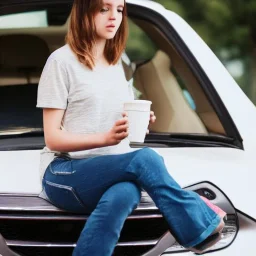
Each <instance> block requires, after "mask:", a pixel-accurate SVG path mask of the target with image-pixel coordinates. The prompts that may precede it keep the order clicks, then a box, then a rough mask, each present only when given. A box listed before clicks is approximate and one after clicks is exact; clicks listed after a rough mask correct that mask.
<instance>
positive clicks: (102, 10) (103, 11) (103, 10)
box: [100, 8, 109, 13]
mask: <svg viewBox="0 0 256 256" xmlns="http://www.w3.org/2000/svg"><path fill="white" fill-rule="evenodd" d="M108 10H109V9H108V8H102V9H101V10H100V12H101V13H105V12H107V11H108Z"/></svg>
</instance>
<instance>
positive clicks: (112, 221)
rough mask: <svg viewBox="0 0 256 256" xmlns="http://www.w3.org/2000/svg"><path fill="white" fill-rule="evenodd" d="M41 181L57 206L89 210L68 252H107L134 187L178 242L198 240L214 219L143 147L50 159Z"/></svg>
mask: <svg viewBox="0 0 256 256" xmlns="http://www.w3.org/2000/svg"><path fill="white" fill-rule="evenodd" d="M43 186H44V188H45V192H46V194H47V196H48V197H49V199H50V200H51V202H52V203H53V204H54V205H56V206H57V207H59V208H62V209H66V210H68V211H72V212H83V213H91V214H90V217H89V218H88V221H87V223H86V225H85V227H84V229H83V231H82V233H81V235H80V237H79V240H78V242H77V246H76V248H75V249H74V252H73V256H82V255H90V256H102V255H104V256H109V255H111V254H112V252H113V250H114V248H115V245H116V243H117V241H118V238H119V235H120V232H121V229H122V227H123V224H124V221H125V219H126V218H127V216H128V215H129V214H130V213H131V212H132V211H133V209H135V208H136V206H137V205H138V203H139V201H140V188H143V189H144V190H145V191H146V192H147V193H148V194H149V195H150V197H151V198H152V199H153V201H154V202H155V204H156V206H157V207H158V208H159V210H160V211H161V213H162V214H163V216H164V217H165V219H166V220H167V222H168V224H169V227H170V230H171V233H172V234H173V235H174V236H175V238H176V239H177V241H178V242H179V243H180V244H181V245H183V246H184V247H192V246H195V245H197V244H199V243H200V242H202V241H203V240H205V239H206V238H207V237H208V236H209V235H210V234H211V233H212V232H213V231H214V230H215V228H216V227H217V226H218V224H219V223H220V217H219V216H218V215H217V214H216V213H215V212H214V211H213V210H211V209H210V208H209V207H208V206H207V205H206V204H205V203H204V201H203V200H202V199H201V198H200V197H199V195H198V194H197V193H195V192H193V191H187V190H183V189H182V188H181V187H180V186H179V185H178V184H177V183H176V181H175V180H174V179H173V178H172V177H171V176H170V174H169V173H168V171H167V169H166V166H165V164H164V161H163V158H162V157H161V156H160V155H159V154H157V153H156V152H155V151H153V150H151V149H149V148H144V149H140V150H137V151H134V152H131V153H126V154H120V155H106V156H98V157H92V158H87V159H76V160H74V159H63V158H56V159H55V160H54V161H53V162H52V163H51V164H50V165H49V166H48V168H47V170H46V173H45V176H44V179H43Z"/></svg>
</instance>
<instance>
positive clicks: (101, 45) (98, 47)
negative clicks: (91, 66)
mask: <svg viewBox="0 0 256 256" xmlns="http://www.w3.org/2000/svg"><path fill="white" fill-rule="evenodd" d="M105 45H106V40H105V39H99V40H98V41H97V42H96V44H95V46H94V48H93V56H94V59H95V63H98V62H102V61H103V60H104V59H105V56H104V50H105Z"/></svg>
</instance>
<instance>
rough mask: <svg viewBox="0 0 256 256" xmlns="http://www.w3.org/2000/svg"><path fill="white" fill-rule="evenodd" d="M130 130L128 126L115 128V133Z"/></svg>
mask: <svg viewBox="0 0 256 256" xmlns="http://www.w3.org/2000/svg"><path fill="white" fill-rule="evenodd" d="M128 128H129V126H128V124H124V125H119V126H116V127H115V132H116V133H121V132H127V130H128Z"/></svg>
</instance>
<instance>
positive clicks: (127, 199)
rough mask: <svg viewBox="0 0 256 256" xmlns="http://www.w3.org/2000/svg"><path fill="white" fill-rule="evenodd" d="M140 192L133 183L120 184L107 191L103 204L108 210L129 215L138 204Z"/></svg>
mask: <svg viewBox="0 0 256 256" xmlns="http://www.w3.org/2000/svg"><path fill="white" fill-rule="evenodd" d="M140 198H141V191H140V189H139V187H138V186H137V185H136V184H135V183H133V182H120V183H117V184H115V185H113V186H112V187H111V188H109V189H108V193H107V194H106V196H105V197H104V199H103V200H104V203H105V206H106V208H107V209H108V210H112V211H113V209H114V211H116V212H119V213H120V212H123V213H125V214H129V213H131V212H132V211H133V210H134V209H135V208H136V207H137V206H138V204H139V203H140Z"/></svg>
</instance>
